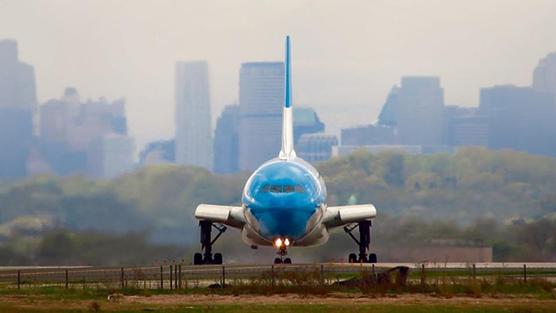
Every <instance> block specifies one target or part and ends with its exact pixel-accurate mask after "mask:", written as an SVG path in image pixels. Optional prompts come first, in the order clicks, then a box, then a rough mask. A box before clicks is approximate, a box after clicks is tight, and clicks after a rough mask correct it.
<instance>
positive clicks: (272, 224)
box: [256, 209, 313, 240]
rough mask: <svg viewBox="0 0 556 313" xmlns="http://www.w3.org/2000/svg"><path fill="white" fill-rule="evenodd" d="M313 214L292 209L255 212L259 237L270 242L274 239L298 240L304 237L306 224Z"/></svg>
mask: <svg viewBox="0 0 556 313" xmlns="http://www.w3.org/2000/svg"><path fill="white" fill-rule="evenodd" d="M312 213H313V212H311V211H305V210H303V211H302V210H292V209H271V210H265V212H257V214H256V218H257V220H258V222H259V227H260V229H259V231H260V233H261V235H263V236H264V237H266V238H268V239H270V240H272V239H273V238H275V237H282V238H284V237H287V238H291V239H294V240H295V239H299V238H301V237H303V235H305V232H306V230H307V222H308V221H309V219H310V218H311V215H312Z"/></svg>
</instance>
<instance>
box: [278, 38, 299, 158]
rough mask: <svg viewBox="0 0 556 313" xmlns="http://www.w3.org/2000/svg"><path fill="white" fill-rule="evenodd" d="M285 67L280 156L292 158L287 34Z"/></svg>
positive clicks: (288, 41)
mask: <svg viewBox="0 0 556 313" xmlns="http://www.w3.org/2000/svg"><path fill="white" fill-rule="evenodd" d="M284 67H285V81H284V83H285V86H284V87H285V88H284V91H285V94H284V108H283V113H282V149H281V150H280V154H279V156H278V157H279V158H280V159H282V160H291V159H294V158H295V157H296V155H295V151H294V150H293V112H292V110H293V109H292V81H291V61H290V36H286V60H285V62H284Z"/></svg>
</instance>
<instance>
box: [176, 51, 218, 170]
mask: <svg viewBox="0 0 556 313" xmlns="http://www.w3.org/2000/svg"><path fill="white" fill-rule="evenodd" d="M175 91H176V162H177V163H178V164H182V165H192V166H199V167H204V168H206V169H208V170H212V127H211V117H210V96H209V93H210V92H209V74H208V64H207V62H206V61H194V62H177V63H176V90H175Z"/></svg>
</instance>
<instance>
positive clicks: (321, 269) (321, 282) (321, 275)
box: [320, 264, 324, 286]
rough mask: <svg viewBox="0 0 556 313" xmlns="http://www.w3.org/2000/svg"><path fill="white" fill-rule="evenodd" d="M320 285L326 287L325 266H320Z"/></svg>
mask: <svg viewBox="0 0 556 313" xmlns="http://www.w3.org/2000/svg"><path fill="white" fill-rule="evenodd" d="M320 284H321V286H324V264H321V265H320Z"/></svg>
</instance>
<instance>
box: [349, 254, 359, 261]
mask: <svg viewBox="0 0 556 313" xmlns="http://www.w3.org/2000/svg"><path fill="white" fill-rule="evenodd" d="M348 262H349V263H357V255H356V254H355V253H350V254H349V256H348Z"/></svg>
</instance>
